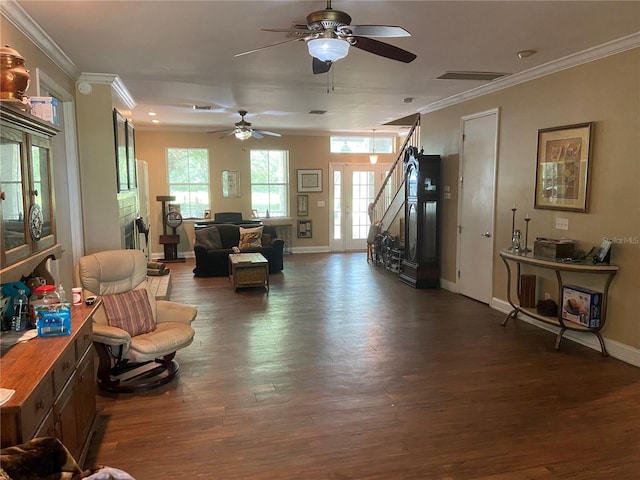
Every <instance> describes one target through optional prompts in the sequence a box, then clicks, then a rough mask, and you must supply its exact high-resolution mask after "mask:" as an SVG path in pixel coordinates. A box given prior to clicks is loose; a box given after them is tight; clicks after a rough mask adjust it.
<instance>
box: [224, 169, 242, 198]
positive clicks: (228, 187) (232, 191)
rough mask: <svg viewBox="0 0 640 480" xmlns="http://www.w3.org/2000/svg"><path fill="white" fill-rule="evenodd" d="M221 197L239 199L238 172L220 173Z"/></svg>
mask: <svg viewBox="0 0 640 480" xmlns="http://www.w3.org/2000/svg"><path fill="white" fill-rule="evenodd" d="M222 196H223V197H225V198H237V197H240V172H237V171H231V170H223V171H222Z"/></svg>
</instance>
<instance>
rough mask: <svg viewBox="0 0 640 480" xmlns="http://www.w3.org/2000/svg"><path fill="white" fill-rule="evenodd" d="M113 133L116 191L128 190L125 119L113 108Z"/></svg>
mask: <svg viewBox="0 0 640 480" xmlns="http://www.w3.org/2000/svg"><path fill="white" fill-rule="evenodd" d="M113 133H114V139H115V148H116V178H117V183H118V193H120V192H126V191H128V190H129V166H128V164H127V121H126V119H125V118H124V117H123V116H122V115H121V114H120V112H119V111H118V110H116V109H115V108H114V109H113Z"/></svg>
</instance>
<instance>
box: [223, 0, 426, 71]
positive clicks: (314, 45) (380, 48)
mask: <svg viewBox="0 0 640 480" xmlns="http://www.w3.org/2000/svg"><path fill="white" fill-rule="evenodd" d="M262 30H263V31H266V32H283V33H287V34H289V35H290V36H291V37H292V38H290V39H288V40H285V41H283V42H278V43H274V44H272V45H267V46H265V47H260V48H256V49H254V50H249V51H246V52H242V53H238V54H236V55H235V56H236V57H239V56H242V55H247V54H249V53H254V52H259V51H261V50H264V49H266V48H270V47H275V46H277V45H282V44H284V43H289V42H294V41H304V42H305V43H306V44H307V48H308V49H309V54H310V55H311V56H312V57H313V61H312V65H311V66H312V70H313V73H316V74H317V73H326V72H328V71H329V69H330V68H331V65H332V64H333V62H336V61H338V60H340V59H341V58H344V57H346V56H347V54H348V53H349V47H352V46H353V47H356V48H359V49H360V50H365V51H367V52H369V53H373V54H375V55H380V56H381V57H386V58H390V59H391V60H397V61H399V62H404V63H410V62H412V61H414V60H415V59H416V55H415V54H413V53H411V52H408V51H406V50H403V49H402V48H399V47H396V46H394V45H391V44H389V43H385V42H381V41H379V40H374V39H373V38H371V37H410V36H411V34H410V33H409V32H408V31H407V30H405V29H404V28H402V27H397V26H391V25H351V17H350V16H349V15H348V14H346V13H345V12H341V11H340V10H333V9H332V8H331V0H327V8H325V9H324V10H319V11H317V12H312V13H310V14H309V15H307V25H306V26H305V25H296V26H295V27H292V28H285V29H279V28H263V29H262Z"/></svg>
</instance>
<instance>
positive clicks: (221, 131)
mask: <svg viewBox="0 0 640 480" xmlns="http://www.w3.org/2000/svg"><path fill="white" fill-rule="evenodd" d="M233 132H235V130H231V133H233ZM207 133H229V129H228V128H225V129H224V130H210V131H208V132H207Z"/></svg>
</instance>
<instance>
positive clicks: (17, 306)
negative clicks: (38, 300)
mask: <svg viewBox="0 0 640 480" xmlns="http://www.w3.org/2000/svg"><path fill="white" fill-rule="evenodd" d="M28 315H29V304H28V302H27V296H26V295H25V293H24V290H18V296H17V297H16V298H15V299H14V300H13V318H12V319H11V329H12V330H14V331H16V332H22V331H23V330H25V329H26V328H27V320H28Z"/></svg>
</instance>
